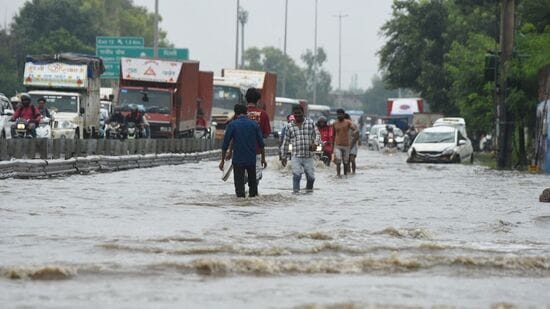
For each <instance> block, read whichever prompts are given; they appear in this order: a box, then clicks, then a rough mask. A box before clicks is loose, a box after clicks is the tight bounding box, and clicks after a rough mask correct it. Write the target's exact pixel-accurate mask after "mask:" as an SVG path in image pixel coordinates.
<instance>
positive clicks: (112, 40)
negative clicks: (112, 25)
mask: <svg viewBox="0 0 550 309" xmlns="http://www.w3.org/2000/svg"><path fill="white" fill-rule="evenodd" d="M144 42H145V41H144V39H143V37H140V36H97V37H96V38H95V45H96V48H97V47H99V46H103V47H143V45H144Z"/></svg>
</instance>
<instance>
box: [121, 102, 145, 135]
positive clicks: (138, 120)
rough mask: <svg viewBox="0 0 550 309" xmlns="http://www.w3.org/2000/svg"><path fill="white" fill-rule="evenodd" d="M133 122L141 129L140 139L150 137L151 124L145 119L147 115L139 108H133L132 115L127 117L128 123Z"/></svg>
mask: <svg viewBox="0 0 550 309" xmlns="http://www.w3.org/2000/svg"><path fill="white" fill-rule="evenodd" d="M128 122H133V123H135V124H136V127H137V128H139V131H140V137H149V132H148V127H149V123H148V122H147V120H146V119H145V113H142V112H141V111H140V110H139V108H138V107H137V106H133V107H132V109H131V111H130V114H128V116H126V123H128Z"/></svg>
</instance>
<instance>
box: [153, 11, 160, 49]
mask: <svg viewBox="0 0 550 309" xmlns="http://www.w3.org/2000/svg"><path fill="white" fill-rule="evenodd" d="M154 23H155V33H154V38H153V58H158V56H159V0H155V19H154Z"/></svg>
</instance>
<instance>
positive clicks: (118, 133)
mask: <svg viewBox="0 0 550 309" xmlns="http://www.w3.org/2000/svg"><path fill="white" fill-rule="evenodd" d="M105 132H108V133H106V135H105V137H106V138H108V139H125V138H126V134H125V132H124V127H123V126H122V125H121V124H120V123H118V122H116V121H111V123H109V127H108V128H107V129H106V131H105Z"/></svg>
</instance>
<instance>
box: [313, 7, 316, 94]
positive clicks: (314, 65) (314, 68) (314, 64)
mask: <svg viewBox="0 0 550 309" xmlns="http://www.w3.org/2000/svg"><path fill="white" fill-rule="evenodd" d="M313 104H317V0H315V35H314V39H313Z"/></svg>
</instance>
